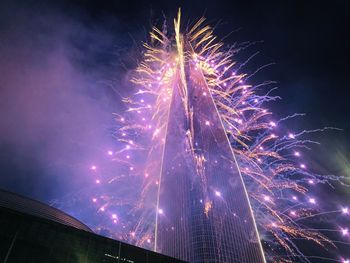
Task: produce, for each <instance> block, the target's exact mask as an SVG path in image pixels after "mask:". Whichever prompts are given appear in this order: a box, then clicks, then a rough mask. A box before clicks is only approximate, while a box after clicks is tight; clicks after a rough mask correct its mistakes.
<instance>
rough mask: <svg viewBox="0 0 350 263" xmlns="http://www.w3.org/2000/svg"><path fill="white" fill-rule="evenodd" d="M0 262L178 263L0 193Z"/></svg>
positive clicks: (40, 205) (37, 204)
mask: <svg viewBox="0 0 350 263" xmlns="http://www.w3.org/2000/svg"><path fill="white" fill-rule="evenodd" d="M0 262H3V263H15V262H16V263H17V262H18V263H22V262H26V263H27V262H28V263H29V262H33V263H34V262H35V263H41V262H45V263H51V262H54V263H56V262H57V263H60V262H62V263H70V262H71V263H73V262H74V263H95V262H98V263H100V262H105V263H107V262H108V263H112V262H113V263H181V262H184V261H180V260H177V259H173V258H171V257H168V256H164V255H161V254H158V253H154V252H152V251H148V250H145V249H142V248H138V247H135V246H132V245H129V244H126V243H122V242H119V241H117V240H113V239H109V238H106V237H102V236H99V235H96V234H94V233H93V232H92V230H91V229H89V227H87V226H86V225H84V224H83V223H81V222H79V221H78V220H77V219H75V218H73V217H71V216H69V215H67V214H65V213H63V212H62V211H60V210H58V209H55V208H53V207H50V206H48V205H45V204H43V203H40V202H38V201H35V200H31V199H28V198H24V197H22V196H19V195H17V194H13V193H9V192H5V191H0Z"/></svg>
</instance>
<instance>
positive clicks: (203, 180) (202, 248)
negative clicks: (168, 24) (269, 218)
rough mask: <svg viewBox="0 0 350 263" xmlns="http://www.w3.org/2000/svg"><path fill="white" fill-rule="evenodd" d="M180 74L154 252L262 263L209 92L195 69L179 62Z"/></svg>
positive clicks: (196, 261)
mask: <svg viewBox="0 0 350 263" xmlns="http://www.w3.org/2000/svg"><path fill="white" fill-rule="evenodd" d="M184 71H185V74H186V76H182V77H181V76H177V79H176V80H174V81H173V83H174V84H173V86H172V90H173V94H172V102H171V106H170V107H171V108H170V113H169V120H168V126H167V134H166V137H165V138H166V141H165V149H164V156H163V159H162V161H163V163H162V171H161V177H160V183H159V190H158V208H157V220H156V231H155V232H156V244H155V248H156V249H155V250H156V251H157V252H160V253H162V254H165V255H169V256H172V257H176V258H180V259H183V260H186V261H189V262H192V263H204V262H208V263H215V262H217V263H233V262H240V263H243V262H244V263H253V262H254V263H262V262H265V259H264V254H263V251H262V247H261V244H260V240H259V236H258V232H257V228H256V225H255V222H254V217H253V213H252V208H251V206H250V204H249V199H248V195H247V192H246V189H245V186H244V182H243V179H242V176H241V174H240V170H239V167H238V164H237V161H236V159H235V156H234V153H233V150H232V148H231V145H230V142H229V140H228V137H227V135H226V132H225V129H224V127H223V124H222V120H221V118H220V116H219V113H218V111H217V109H216V105H215V103H214V101H213V98H212V95H211V92H210V90H209V88H208V86H207V83H206V82H205V80H204V77H203V75H202V73H201V72H200V71H199V70H198V71H197V70H196V69H195V68H194V66H191V65H190V63H186V65H185V70H184ZM178 74H180V73H178ZM183 80H185V81H186V85H185V84H184V83H183ZM184 90H185V91H186V92H185V91H184Z"/></svg>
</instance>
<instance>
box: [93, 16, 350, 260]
mask: <svg viewBox="0 0 350 263" xmlns="http://www.w3.org/2000/svg"><path fill="white" fill-rule="evenodd" d="M204 22H205V19H204V18H201V19H200V20H199V21H198V22H197V23H195V24H194V25H193V26H192V27H191V28H190V29H189V30H185V31H184V32H181V27H180V12H179V16H178V18H177V19H175V20H174V30H173V32H171V33H169V32H168V28H167V27H166V26H165V25H163V28H162V29H158V28H156V27H154V28H153V29H152V31H151V33H150V41H149V42H148V43H144V44H143V46H144V54H143V60H142V61H141V62H140V63H139V66H138V68H137V69H136V70H135V72H134V75H133V78H132V82H133V83H134V84H135V85H136V86H137V89H138V91H137V92H136V93H135V94H134V95H133V96H132V97H130V98H125V99H124V102H125V104H126V105H127V107H128V108H127V110H126V113H125V114H116V115H115V116H116V120H117V123H118V128H117V130H116V132H115V136H116V137H117V140H118V141H119V145H121V146H120V147H119V148H118V149H116V150H113V151H111V150H110V151H108V155H109V156H111V157H112V158H113V160H114V161H116V162H117V163H118V165H119V174H120V175H118V176H113V177H108V176H102V175H100V176H96V179H95V183H96V184H101V183H105V184H106V185H113V187H114V188H115V187H121V185H123V189H127V190H125V191H119V190H118V191H115V192H114V193H113V194H112V195H108V194H106V195H103V194H101V195H100V197H99V198H96V197H94V198H92V202H93V203H94V204H96V206H98V212H99V213H104V214H105V215H106V212H107V211H113V209H114V210H118V211H120V213H119V214H123V218H121V217H119V215H118V214H115V213H112V212H110V213H109V214H108V213H107V214H108V217H110V219H111V221H112V222H113V223H114V224H119V225H120V226H121V227H119V228H118V229H117V230H115V231H116V232H117V233H118V234H117V235H116V237H118V238H121V239H123V240H126V241H127V242H130V243H134V244H136V245H138V246H142V247H146V248H150V249H153V248H154V247H155V245H156V242H157V241H156V239H157V235H156V234H155V233H156V232H157V230H156V228H157V220H158V217H159V215H161V214H163V213H164V211H163V208H162V207H160V206H159V195H158V192H159V185H160V182H161V181H160V180H161V179H160V174H161V169H162V164H163V160H162V156H163V152H164V147H165V144H166V137H167V129H168V121H169V115H170V109H171V106H170V105H171V101H172V97H173V96H175V95H174V90H173V88H172V87H173V86H174V81H176V82H179V84H181V85H178V86H179V89H178V92H179V94H177V95H178V96H181V98H182V100H181V101H182V108H183V109H184V112H185V114H186V117H187V118H188V119H191V116H192V115H193V112H192V109H191V107H190V105H189V103H188V97H189V96H191V95H190V94H189V92H188V89H187V83H188V78H189V77H188V74H189V73H188V68H187V66H186V65H189V67H191V72H192V71H193V72H198V75H199V76H201V80H200V81H204V85H205V86H206V87H207V89H205V90H202V91H200V92H199V93H197V96H203V97H209V98H210V99H211V100H212V101H213V102H214V104H215V107H216V110H217V113H218V115H219V116H220V122H221V124H222V126H223V128H224V130H225V133H226V134H227V138H228V140H229V143H230V146H231V149H232V152H233V154H234V156H235V158H236V162H237V164H238V166H239V170H240V174H241V175H242V178H243V181H244V184H245V187H246V189H247V193H248V196H249V200H250V203H251V207H252V210H253V214H254V218H255V221H256V223H257V227H258V230H259V233H260V238H261V240H262V241H263V246H264V250H265V253H266V257H267V258H268V259H271V260H273V261H276V262H295V261H297V260H298V261H300V262H310V259H309V258H308V257H307V256H304V254H303V252H302V251H301V250H300V249H299V247H298V242H297V241H298V240H309V241H310V242H313V243H315V244H317V245H319V246H321V247H324V248H325V249H329V248H331V247H335V242H334V241H332V240H331V239H330V238H328V237H327V236H326V235H324V234H323V233H322V231H321V232H320V231H319V230H317V229H311V228H309V227H307V225H308V224H307V223H305V222H307V221H306V220H307V219H313V218H315V217H318V216H320V215H324V214H327V213H328V214H329V213H338V214H343V215H344V216H346V215H348V214H349V213H348V208H346V207H343V208H340V209H339V210H336V211H331V212H322V211H320V206H319V205H318V203H319V200H318V199H317V198H316V197H315V196H313V195H312V194H310V192H312V191H310V189H312V188H314V187H315V185H317V184H324V183H329V182H332V181H338V180H339V178H337V177H334V176H322V175H318V174H314V173H312V172H310V171H309V169H308V167H307V164H306V163H304V160H305V159H304V158H303V152H304V150H305V149H306V148H307V145H308V143H310V142H311V141H309V140H305V139H302V138H303V135H305V134H307V133H309V132H310V131H301V132H295V133H292V132H286V131H284V130H283V127H282V126H283V125H281V123H282V122H283V121H286V120H288V119H290V118H293V117H298V116H299V114H294V115H292V116H288V117H286V118H283V119H281V120H273V115H272V113H271V112H270V111H269V109H268V108H267V107H266V106H265V105H266V104H267V103H268V102H271V101H274V100H276V99H278V97H274V96H271V95H270V92H266V93H264V94H262V93H263V90H264V87H265V86H268V85H270V84H271V82H266V83H262V84H259V85H250V84H249V82H248V79H249V78H250V77H251V75H247V74H244V73H242V72H241V70H242V68H241V66H239V65H238V63H236V62H235V54H236V53H237V49H236V48H234V47H232V48H228V49H227V48H225V47H224V45H223V43H221V42H219V41H218V40H217V38H216V37H215V36H214V35H213V28H211V27H210V26H208V25H205V24H204ZM169 31H170V30H169ZM203 121H204V125H207V126H211V125H212V123H211V121H210V120H203ZM316 131H322V129H320V130H315V131H312V132H316ZM183 139H184V141H185V142H186V145H187V146H188V152H189V154H190V156H191V158H192V159H191V160H189V161H191V162H193V163H195V167H196V171H197V175H198V176H199V177H201V178H203V180H202V181H201V182H202V183H203V184H205V176H204V170H205V168H204V167H205V163H206V161H207V160H206V158H205V156H204V155H200V154H198V153H197V151H196V144H195V140H194V131H193V127H191V125H189V128H188V131H187V132H186V137H185V138H183ZM311 143H312V142H311ZM97 170H98V167H96V166H92V167H91V171H92V173H95V174H97V173H96V171H97ZM100 177H101V178H100ZM113 187H111V188H113ZM215 195H216V196H218V197H221V192H220V191H219V190H216V191H215ZM203 202H205V205H203V207H204V209H203V213H204V214H208V213H209V212H210V210H211V209H212V205H213V204H212V202H211V201H210V198H208V199H207V200H203ZM121 211H122V212H121ZM341 233H342V234H343V235H348V230H347V229H341ZM339 261H343V262H346V259H340V260H339Z"/></svg>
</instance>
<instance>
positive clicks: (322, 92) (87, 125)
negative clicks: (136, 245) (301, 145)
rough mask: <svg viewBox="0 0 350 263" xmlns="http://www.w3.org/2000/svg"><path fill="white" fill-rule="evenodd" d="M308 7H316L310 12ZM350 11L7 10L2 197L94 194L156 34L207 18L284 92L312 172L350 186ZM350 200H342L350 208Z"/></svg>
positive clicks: (173, 4) (1, 6)
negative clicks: (135, 73)
mask: <svg viewBox="0 0 350 263" xmlns="http://www.w3.org/2000/svg"><path fill="white" fill-rule="evenodd" d="M306 2H307V3H306ZM349 6H350V5H349V4H348V1H288V3H287V1H234V0H232V1H220V0H216V1H206V0H201V1H199V0H198V1H197V0H193V1H189V0H188V1H134V0H128V1H112V0H99V1H97V0H95V1H93V0H90V1H77V0H73V1H57V2H50V3H49V2H48V1H42V2H40V1H30V0H29V1H10V0H9V1H4V0H2V1H1V3H0V73H1V75H0V171H1V173H0V174H1V176H0V188H1V189H6V190H9V191H13V192H18V193H20V194H23V195H26V196H29V197H33V198H36V199H39V200H41V201H44V202H48V203H53V202H54V200H63V199H64V198H65V197H66V196H69V195H70V194H72V193H76V192H77V191H81V190H83V189H84V187H88V184H87V182H86V170H87V167H90V165H91V163H92V162H94V161H96V160H97V159H98V158H100V157H99V156H100V153H101V152H105V151H106V149H108V148H109V147H111V145H113V143H114V139H113V137H112V135H111V134H112V131H113V126H114V121H113V116H112V113H113V112H118V111H121V110H122V109H123V106H122V103H121V96H123V95H127V94H130V93H131V92H132V90H131V89H130V85H129V84H128V75H129V73H130V71H131V70H132V69H133V68H134V67H135V65H136V62H137V60H138V59H139V58H140V48H141V44H140V43H141V41H145V40H146V39H147V32H148V31H149V29H150V28H151V25H152V24H158V25H159V24H160V23H161V22H162V20H163V19H164V17H167V18H168V19H172V18H173V17H174V15H175V14H176V12H177V8H178V7H182V11H183V15H184V20H183V21H189V22H193V21H195V20H196V19H198V18H199V17H201V16H202V15H204V16H205V17H206V18H207V19H208V21H209V23H210V24H212V25H216V31H215V33H216V35H218V36H219V37H220V38H221V39H224V42H225V43H227V44H234V43H235V42H238V43H240V42H244V41H250V42H252V43H255V44H254V45H252V46H251V47H250V48H249V49H248V50H245V51H243V52H242V53H240V54H239V55H238V57H237V59H238V60H240V61H244V60H246V59H248V58H249V57H250V56H251V55H253V54H254V53H256V52H258V54H257V55H256V56H255V57H254V59H252V60H251V61H250V62H249V63H248V64H247V66H246V69H247V72H248V73H252V72H254V71H255V70H256V69H257V68H258V67H259V66H262V65H265V64H269V63H274V64H273V65H271V66H269V67H267V68H266V69H264V70H263V71H261V72H260V73H259V74H257V75H256V76H255V77H254V82H259V81H264V80H275V81H277V85H276V86H277V87H278V90H277V91H275V93H274V94H275V95H279V96H281V97H282V100H280V101H278V102H276V103H274V104H271V107H272V108H273V111H274V112H275V114H276V119H277V118H279V117H284V116H286V115H289V114H293V113H295V112H298V113H306V116H305V117H303V118H298V119H296V120H292V121H291V122H289V123H288V124H287V125H288V127H289V128H290V129H291V131H293V130H302V129H316V128H322V127H325V126H331V127H337V128H340V129H342V131H337V130H333V131H326V132H323V133H318V134H312V135H310V138H311V139H314V140H316V141H318V142H320V145H314V146H313V147H312V151H311V152H310V154H309V157H308V160H309V161H310V163H311V164H312V167H311V169H314V170H315V171H317V172H320V173H325V174H329V173H332V174H336V175H340V176H344V177H348V178H349V177H350V157H349V156H350V121H349V118H350V107H349V95H350V92H349V90H348V89H349V87H348V76H349V72H350V66H349V58H350V48H349V47H350V43H349V37H348V36H349V33H350V32H349V28H348V25H349V23H348V14H349V13H350V8H349ZM349 191H350V190H344V189H336V194H337V195H338V196H339V197H338V198H339V200H340V201H341V202H343V203H344V202H346V200H347V199H348V200H349V201H348V202H349V204H350V195H349V194H348V193H349Z"/></svg>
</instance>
